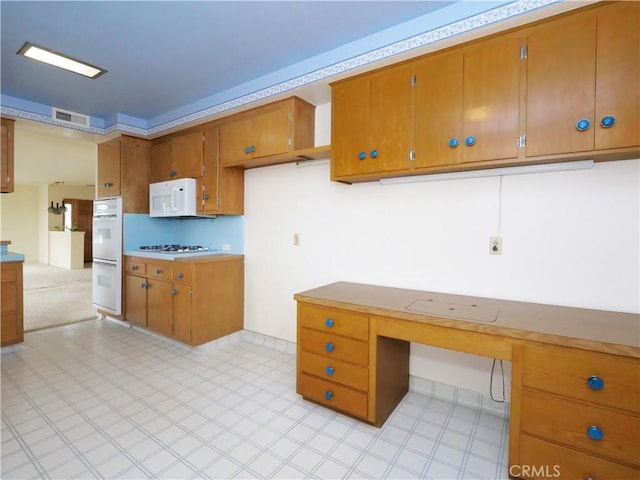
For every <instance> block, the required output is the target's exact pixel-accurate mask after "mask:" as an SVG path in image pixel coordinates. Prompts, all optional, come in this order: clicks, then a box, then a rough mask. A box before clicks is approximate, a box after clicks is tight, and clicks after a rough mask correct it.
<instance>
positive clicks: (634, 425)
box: [520, 389, 640, 466]
mask: <svg viewBox="0 0 640 480" xmlns="http://www.w3.org/2000/svg"><path fill="white" fill-rule="evenodd" d="M590 427H597V428H598V429H599V430H600V431H601V432H602V434H603V436H602V439H600V440H593V439H591V438H590V437H589V434H588V429H589V428H590ZM520 428H521V429H522V432H523V433H529V434H531V435H535V436H538V437H542V438H545V439H548V440H550V441H552V442H557V443H562V444H564V445H567V446H570V447H575V448H580V449H584V450H587V451H591V452H593V453H595V454H597V455H600V456H603V457H607V458H610V459H612V460H618V461H621V462H626V463H630V464H632V465H638V466H640V459H639V458H638V445H639V444H640V418H639V417H637V416H635V415H625V414H624V413H621V412H619V411H614V410H610V409H606V408H602V407H600V406H597V405H588V404H583V403H579V402H575V401H572V400H570V399H563V398H560V397H556V396H553V395H548V394H545V393H543V392H538V391H533V390H528V389H524V390H523V392H522V411H521V420H520ZM540 458H542V457H540Z"/></svg>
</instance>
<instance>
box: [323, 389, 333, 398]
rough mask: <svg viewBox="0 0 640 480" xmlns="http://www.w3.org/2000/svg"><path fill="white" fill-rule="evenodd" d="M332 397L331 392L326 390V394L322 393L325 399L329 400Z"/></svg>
mask: <svg viewBox="0 0 640 480" xmlns="http://www.w3.org/2000/svg"><path fill="white" fill-rule="evenodd" d="M332 397H333V392H332V391H331V390H327V391H326V392H324V398H325V399H327V400H331V398H332Z"/></svg>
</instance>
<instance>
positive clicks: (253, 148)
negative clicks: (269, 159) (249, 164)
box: [251, 145, 256, 153]
mask: <svg viewBox="0 0 640 480" xmlns="http://www.w3.org/2000/svg"><path fill="white" fill-rule="evenodd" d="M255 151H256V147H254V146H253V145H251V153H253V152H255Z"/></svg>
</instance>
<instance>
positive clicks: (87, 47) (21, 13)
mask: <svg viewBox="0 0 640 480" xmlns="http://www.w3.org/2000/svg"><path fill="white" fill-rule="evenodd" d="M569 3H572V2H569ZM549 4H556V0H518V1H515V2H514V1H512V0H487V1H434V0H433V1H432V0H429V1H396V0H392V1H383V0H377V1H364V0H351V1H338V0H325V1H303V0H298V1H268V0H265V1H133V2H131V1H64V2H63V1H42V2H38V1H10V0H2V1H0V20H1V25H0V27H1V28H0V34H1V39H0V40H1V41H0V46H1V52H0V53H1V58H0V61H1V65H0V68H1V69H0V90H1V94H2V102H1V106H2V113H3V114H4V115H10V116H11V115H12V114H13V116H17V117H18V118H19V119H29V120H35V121H36V122H40V123H43V124H47V123H48V124H51V123H52V122H51V120H50V116H51V107H57V108H61V109H65V110H71V111H73V112H78V113H81V114H84V115H88V116H90V118H91V129H88V130H87V131H88V132H89V133H92V134H94V136H95V137H101V136H104V135H105V134H109V133H113V132H114V131H116V132H117V131H124V132H128V133H133V134H138V135H141V136H147V137H149V138H152V137H153V136H158V135H160V134H162V133H163V132H167V131H170V130H171V129H172V128H173V129H175V128H176V127H179V126H181V125H186V124H187V123H188V122H190V121H193V118H196V120H197V119H200V121H203V119H207V118H214V117H215V114H216V112H217V113H218V115H220V114H227V113H229V112H230V111H231V110H233V109H235V108H238V107H243V106H244V107H246V106H247V105H248V106H251V103H252V102H254V101H256V100H261V99H262V100H263V101H264V99H265V98H266V99H267V100H269V99H270V98H271V97H273V98H275V96H277V94H278V93H280V94H282V95H284V94H286V95H291V94H297V95H300V96H302V97H303V98H306V99H307V100H309V101H310V102H312V103H315V104H320V103H327V102H328V101H329V100H330V89H329V86H328V84H329V82H330V81H333V80H335V79H337V78H340V76H348V75H352V74H354V72H357V71H358V69H362V68H366V69H371V68H375V67H377V66H378V65H380V64H383V63H384V62H385V60H386V61H387V63H389V62H391V61H397V60H396V59H397V58H400V57H401V55H398V53H400V54H402V53H405V54H406V52H407V49H408V48H409V49H410V46H409V47H406V46H404V47H403V48H404V50H402V51H399V52H396V51H395V50H393V48H391V47H393V46H394V45H397V43H398V42H408V41H409V40H411V39H413V38H416V37H417V36H420V35H422V34H424V33H425V32H432V31H435V30H437V29H439V28H440V27H443V26H444V28H446V27H450V26H451V25H454V24H456V23H458V24H460V23H461V22H460V21H463V22H464V21H465V19H473V18H478V16H482V15H483V14H484V12H489V13H487V14H486V15H487V16H491V15H493V13H492V12H495V11H496V9H498V8H499V7H502V6H504V7H505V8H511V7H512V6H513V12H511V11H506V12H504V13H501V15H502V18H499V16H496V15H493V16H492V17H491V19H490V21H489V22H486V21H480V22H478V24H479V25H480V26H483V27H484V25H486V24H490V23H492V22H496V23H500V20H504V19H505V18H506V19H510V18H514V17H518V16H522V13H523V12H525V13H530V12H531V11H536V10H538V9H540V8H539V7H541V6H546V5H549ZM493 17H497V20H494V18H493ZM503 28H504V27H503ZM465 29H466V30H467V31H468V30H477V28H476V26H475V25H473V24H470V25H462V27H461V31H463V32H464V31H465ZM453 32H454V33H453V34H452V33H447V32H445V33H444V34H443V35H442V38H445V39H446V38H448V37H449V36H450V37H456V36H457V35H458V32H456V31H454V30H453ZM27 41H28V42H32V43H35V44H38V45H41V46H44V47H47V48H50V49H53V50H56V51H59V52H61V53H64V54H66V55H69V56H71V57H74V58H77V59H80V60H83V61H86V62H88V63H91V64H93V65H96V66H98V67H102V68H105V69H106V70H107V73H106V74H104V75H102V76H100V77H98V78H97V79H95V80H91V79H87V78H84V77H82V76H80V75H77V74H74V73H69V72H66V71H63V70H60V69H57V68H55V67H51V66H48V65H45V64H42V63H40V62H37V61H35V60H31V59H28V58H25V57H22V56H19V55H17V54H16V52H17V51H18V49H20V47H21V46H22V45H23V44H24V42H27ZM436 43H438V44H439V43H440V40H438V42H436ZM385 49H387V50H389V52H390V53H389V52H387V51H386V50H385ZM372 52H373V54H372ZM380 52H382V53H380ZM420 52H421V50H420V49H415V52H413V53H411V52H410V54H411V55H417V54H419V53H420ZM367 56H371V57H372V60H369V59H367ZM362 58H365V60H362ZM354 59H355V61H354ZM336 66H338V67H339V68H337V67H336ZM318 72H320V74H318ZM314 75H315V76H314ZM316 77H317V79H318V80H314V78H316ZM309 78H311V80H309ZM301 79H303V81H302V80H301ZM265 92H266V93H265ZM209 115H210V117H209ZM194 116H195V117H194ZM20 123H22V124H24V122H22V121H19V123H18V124H17V127H18V126H19V124H20ZM30 123H31V122H30ZM127 129H130V130H127ZM58 130H60V129H58ZM67 130H68V129H67ZM16 162H20V159H19V158H17V159H16ZM25 170H26V169H25ZM62 170H64V167H63V168H62V169H61V168H57V173H58V176H57V178H56V179H55V180H56V181H64V178H60V176H61V175H60V172H61V171H62ZM18 171H19V169H18V167H16V181H17V182H18V183H19V182H20V181H21V179H20V178H18V176H17V173H18ZM23 180H24V179H23ZM25 183H32V182H25ZM85 183H90V182H85Z"/></svg>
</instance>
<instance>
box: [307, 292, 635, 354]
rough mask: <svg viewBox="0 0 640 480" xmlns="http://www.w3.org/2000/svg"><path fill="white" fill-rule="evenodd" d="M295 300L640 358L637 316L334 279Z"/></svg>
mask: <svg viewBox="0 0 640 480" xmlns="http://www.w3.org/2000/svg"><path fill="white" fill-rule="evenodd" d="M294 298H295V299H296V300H298V301H303V302H307V303H312V304H316V305H322V306H327V307H333V308H344V309H348V310H351V311H357V312H362V313H365V314H368V315H377V316H381V317H392V318H398V319H402V320H409V321H412V322H418V323H426V324H432V325H438V326H442V327H448V328H454V329H457V330H468V331H475V332H483V333H488V334H492V335H500V336H504V337H510V338H515V339H521V340H530V341H535V342H541V343H549V344H555V345H565V346H574V347H577V348H584V349H587V350H595V351H602V352H607V353H613V354H622V355H629V356H632V357H637V358H640V315H639V314H633V313H620V312H610V311H603V310H589V309H584V308H574V307H563V306H556V305H544V304H538V303H525V302H516V301H510V300H499V299H491V298H481V297H470V296H463V295H452V294H445V293H436V292H426V291H420V290H409V289H401V288H392V287H381V286H376V285H365V284H359V283H349V282H337V283H332V284H330V285H325V286H322V287H319V288H315V289H312V290H308V291H305V292H300V293H297V294H296V295H295V296H294Z"/></svg>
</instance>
